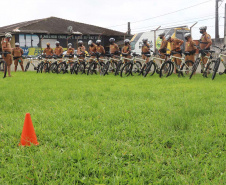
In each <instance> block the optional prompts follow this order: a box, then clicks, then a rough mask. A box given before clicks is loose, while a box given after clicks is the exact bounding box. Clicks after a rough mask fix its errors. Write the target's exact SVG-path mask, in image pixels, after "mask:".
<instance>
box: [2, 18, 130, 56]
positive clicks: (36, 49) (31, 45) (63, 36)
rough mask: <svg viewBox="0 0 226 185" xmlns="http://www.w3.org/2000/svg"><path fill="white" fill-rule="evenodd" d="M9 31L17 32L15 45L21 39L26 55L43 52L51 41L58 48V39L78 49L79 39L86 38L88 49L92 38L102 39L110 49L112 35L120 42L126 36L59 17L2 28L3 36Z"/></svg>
mask: <svg viewBox="0 0 226 185" xmlns="http://www.w3.org/2000/svg"><path fill="white" fill-rule="evenodd" d="M6 32H11V33H12V35H13V38H12V40H11V45H12V47H14V46H15V42H19V43H20V46H21V48H22V49H23V50H24V53H25V55H38V54H40V53H41V51H42V50H43V49H44V48H45V47H46V43H48V42H49V43H50V44H51V47H52V48H55V41H57V40H58V41H60V44H61V46H62V47H63V48H64V49H65V50H66V49H67V44H68V43H72V45H73V47H74V48H75V49H76V48H77V42H78V40H83V42H84V44H85V46H86V48H87V47H88V46H87V43H88V41H89V40H93V41H94V42H95V41H96V40H98V39H101V40H102V45H104V47H105V48H106V49H108V48H107V47H109V42H108V40H109V38H111V37H114V38H115V39H116V41H119V40H123V39H124V38H125V33H122V32H118V31H114V30H110V29H106V28H102V27H98V26H93V25H89V24H84V23H79V22H74V21H70V20H65V19H61V18H57V17H49V18H44V19H38V20H32V21H27V22H21V23H17V24H13V25H9V26H4V27H0V37H3V36H4V35H5V33H6ZM127 36H128V35H127Z"/></svg>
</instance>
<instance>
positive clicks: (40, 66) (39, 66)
mask: <svg viewBox="0 0 226 185" xmlns="http://www.w3.org/2000/svg"><path fill="white" fill-rule="evenodd" d="M42 68H43V62H41V63H40V64H38V67H37V73H40V72H41V73H42Z"/></svg>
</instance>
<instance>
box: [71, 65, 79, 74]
mask: <svg viewBox="0 0 226 185" xmlns="http://www.w3.org/2000/svg"><path fill="white" fill-rule="evenodd" d="M71 74H76V75H77V74H78V63H77V62H75V63H74V64H73V66H72V69H71Z"/></svg>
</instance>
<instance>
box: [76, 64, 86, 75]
mask: <svg viewBox="0 0 226 185" xmlns="http://www.w3.org/2000/svg"><path fill="white" fill-rule="evenodd" d="M85 69H86V65H85V63H84V62H82V63H80V64H79V65H78V69H77V71H78V73H81V74H83V73H84V74H86V71H85Z"/></svg>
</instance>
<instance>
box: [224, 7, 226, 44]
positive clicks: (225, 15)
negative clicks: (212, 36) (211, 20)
mask: <svg viewBox="0 0 226 185" xmlns="http://www.w3.org/2000/svg"><path fill="white" fill-rule="evenodd" d="M224 45H226V3H225V8H224Z"/></svg>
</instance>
